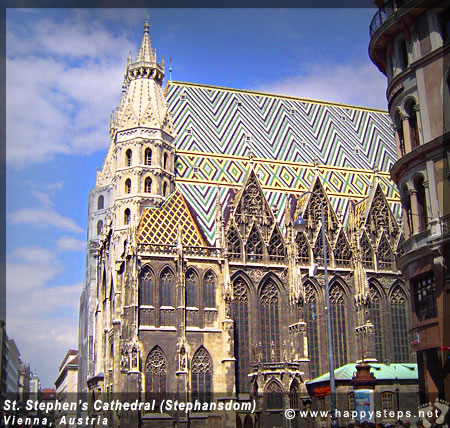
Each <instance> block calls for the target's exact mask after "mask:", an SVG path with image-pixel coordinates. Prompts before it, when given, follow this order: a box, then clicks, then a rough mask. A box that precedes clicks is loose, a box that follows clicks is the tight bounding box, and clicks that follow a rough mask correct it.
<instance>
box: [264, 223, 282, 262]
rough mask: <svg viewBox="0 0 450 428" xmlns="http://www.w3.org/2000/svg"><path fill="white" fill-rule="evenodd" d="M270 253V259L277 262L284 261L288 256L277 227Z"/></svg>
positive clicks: (271, 240) (270, 245) (273, 234)
mask: <svg viewBox="0 0 450 428" xmlns="http://www.w3.org/2000/svg"><path fill="white" fill-rule="evenodd" d="M268 253H269V259H270V260H275V261H276V260H282V259H283V258H284V257H285V255H286V249H285V245H284V240H283V237H282V236H281V233H280V231H279V230H278V228H277V227H274V229H273V232H272V236H271V237H270V241H269V248H268Z"/></svg>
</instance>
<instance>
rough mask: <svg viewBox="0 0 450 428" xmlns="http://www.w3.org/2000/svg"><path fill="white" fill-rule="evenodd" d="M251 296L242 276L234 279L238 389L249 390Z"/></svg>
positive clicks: (241, 390) (235, 350)
mask: <svg viewBox="0 0 450 428" xmlns="http://www.w3.org/2000/svg"><path fill="white" fill-rule="evenodd" d="M248 304H249V296H248V289H247V286H246V284H245V282H244V281H243V280H242V279H241V278H237V279H236V280H234V281H233V318H234V356H235V358H236V369H235V370H236V390H237V392H238V393H239V392H248V391H249V387H250V385H249V382H248V378H247V375H248V374H249V373H250V330H249V328H250V325H249V307H248Z"/></svg>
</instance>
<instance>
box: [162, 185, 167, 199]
mask: <svg viewBox="0 0 450 428" xmlns="http://www.w3.org/2000/svg"><path fill="white" fill-rule="evenodd" d="M163 196H167V181H165V182H164V183H163Z"/></svg>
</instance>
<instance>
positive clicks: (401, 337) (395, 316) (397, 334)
mask: <svg viewBox="0 0 450 428" xmlns="http://www.w3.org/2000/svg"><path fill="white" fill-rule="evenodd" d="M391 321H392V336H393V337H392V339H393V343H394V347H393V348H394V361H395V362H398V363H407V362H409V344H408V331H409V323H408V315H407V304H406V296H405V294H404V292H403V291H402V289H401V288H400V287H399V286H396V288H395V289H394V291H393V292H392V294H391Z"/></svg>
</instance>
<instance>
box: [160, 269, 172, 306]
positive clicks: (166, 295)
mask: <svg viewBox="0 0 450 428" xmlns="http://www.w3.org/2000/svg"><path fill="white" fill-rule="evenodd" d="M172 287H173V274H172V271H171V270H170V269H169V268H166V269H164V271H163V272H162V273H161V279H160V289H159V295H160V305H161V306H172Z"/></svg>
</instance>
